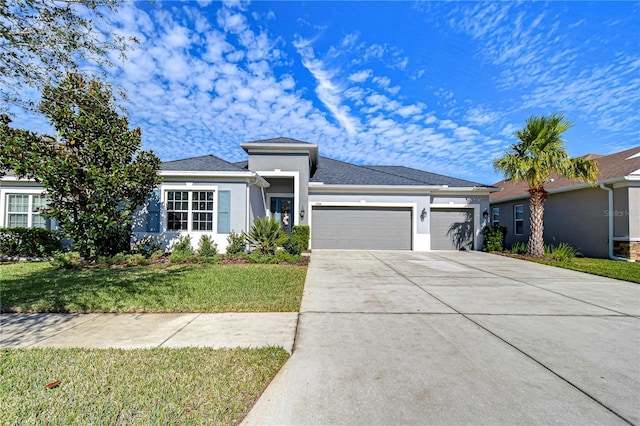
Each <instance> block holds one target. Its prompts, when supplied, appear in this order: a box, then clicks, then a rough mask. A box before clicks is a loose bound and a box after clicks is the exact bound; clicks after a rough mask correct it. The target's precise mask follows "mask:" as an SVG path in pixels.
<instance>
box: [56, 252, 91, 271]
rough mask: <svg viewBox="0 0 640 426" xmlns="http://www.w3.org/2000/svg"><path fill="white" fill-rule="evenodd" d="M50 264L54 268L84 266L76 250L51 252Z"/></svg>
mask: <svg viewBox="0 0 640 426" xmlns="http://www.w3.org/2000/svg"><path fill="white" fill-rule="evenodd" d="M51 265H52V266H53V267H55V268H62V269H77V268H82V267H83V266H84V260H82V257H80V253H78V252H77V251H68V252H64V253H62V252H57V253H54V254H53V260H52V261H51Z"/></svg>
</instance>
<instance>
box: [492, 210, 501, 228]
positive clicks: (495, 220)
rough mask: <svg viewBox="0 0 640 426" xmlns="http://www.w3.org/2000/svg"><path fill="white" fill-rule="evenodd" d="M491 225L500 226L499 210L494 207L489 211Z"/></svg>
mask: <svg viewBox="0 0 640 426" xmlns="http://www.w3.org/2000/svg"><path fill="white" fill-rule="evenodd" d="M491 223H492V224H494V225H500V208H499V207H494V208H493V209H491Z"/></svg>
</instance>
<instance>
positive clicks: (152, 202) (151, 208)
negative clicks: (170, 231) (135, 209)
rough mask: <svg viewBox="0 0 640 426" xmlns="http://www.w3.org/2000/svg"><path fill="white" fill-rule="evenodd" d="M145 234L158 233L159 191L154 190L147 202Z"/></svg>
mask: <svg viewBox="0 0 640 426" xmlns="http://www.w3.org/2000/svg"><path fill="white" fill-rule="evenodd" d="M147 232H160V190H159V189H154V190H153V192H152V193H151V195H150V196H149V199H148V200H147Z"/></svg>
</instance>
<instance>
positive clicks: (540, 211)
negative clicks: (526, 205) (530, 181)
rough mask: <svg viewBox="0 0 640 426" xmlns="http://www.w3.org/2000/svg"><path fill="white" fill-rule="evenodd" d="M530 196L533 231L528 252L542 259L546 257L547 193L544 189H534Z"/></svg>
mask: <svg viewBox="0 0 640 426" xmlns="http://www.w3.org/2000/svg"><path fill="white" fill-rule="evenodd" d="M529 194H530V197H529V202H530V208H531V229H530V232H529V247H528V249H527V252H528V253H529V254H530V255H531V256H537V257H542V256H544V219H543V216H544V200H546V199H547V191H545V189H544V188H542V187H540V188H532V189H530V190H529Z"/></svg>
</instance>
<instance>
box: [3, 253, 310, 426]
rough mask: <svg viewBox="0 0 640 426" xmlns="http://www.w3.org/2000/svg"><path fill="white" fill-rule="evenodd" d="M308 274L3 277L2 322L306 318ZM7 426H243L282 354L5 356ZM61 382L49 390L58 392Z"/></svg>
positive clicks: (10, 268)
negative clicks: (184, 315) (132, 315)
mask: <svg viewBox="0 0 640 426" xmlns="http://www.w3.org/2000/svg"><path fill="white" fill-rule="evenodd" d="M306 271H307V268H306V267H304V266H284V265H256V264H232V265H219V264H216V265H210V264H206V265H156V266H140V267H131V268H113V267H112V268H88V269H81V270H60V269H54V268H53V267H51V265H50V264H49V263H48V262H43V263H16V264H4V265H0V309H1V311H2V312H5V313H6V312H17V313H20V312H30V313H33V312H297V311H298V310H299V308H300V301H301V298H302V290H303V286H304V280H305V276H306ZM0 357H1V359H2V362H0V400H2V404H0V419H2V421H0V423H2V424H5V423H6V424H21V423H25V424H104V425H107V424H237V423H238V422H239V421H240V420H242V418H243V417H244V416H245V415H246V413H247V412H248V410H249V409H250V408H251V407H252V406H253V404H254V403H255V401H256V400H257V399H258V398H259V397H260V395H261V394H262V392H263V391H264V389H265V388H266V386H267V385H268V384H269V382H270V381H271V380H272V379H273V377H274V376H275V375H276V373H277V372H278V371H279V370H280V368H281V367H282V366H283V365H284V363H285V362H286V360H287V359H288V357H289V355H288V354H287V352H286V351H285V350H284V349H282V348H271V347H267V348H260V349H240V348H238V349H232V350H214V349H208V348H182V349H167V348H156V349H136V350H121V349H106V350H105V349H50V348H47V349H2V350H0ZM57 380H61V382H60V384H59V385H58V386H56V387H53V388H52V389H45V386H46V385H47V384H49V383H52V382H55V381H57Z"/></svg>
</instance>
